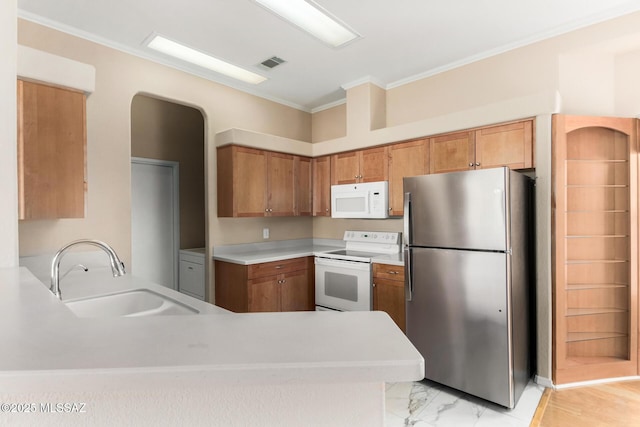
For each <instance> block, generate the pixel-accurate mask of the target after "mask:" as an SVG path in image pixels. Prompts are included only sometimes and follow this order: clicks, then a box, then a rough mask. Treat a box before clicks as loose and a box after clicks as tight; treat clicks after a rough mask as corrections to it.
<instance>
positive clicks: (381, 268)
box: [373, 263, 404, 282]
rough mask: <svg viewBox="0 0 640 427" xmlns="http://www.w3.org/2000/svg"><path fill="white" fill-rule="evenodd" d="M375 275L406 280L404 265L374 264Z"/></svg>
mask: <svg viewBox="0 0 640 427" xmlns="http://www.w3.org/2000/svg"><path fill="white" fill-rule="evenodd" d="M373 276H374V277H380V278H383V279H389V280H399V281H402V282H404V267H403V266H401V265H391V264H377V263H374V264H373Z"/></svg>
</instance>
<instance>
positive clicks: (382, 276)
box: [373, 263, 406, 332]
mask: <svg viewBox="0 0 640 427" xmlns="http://www.w3.org/2000/svg"><path fill="white" fill-rule="evenodd" d="M373 309H374V310H380V311H384V312H386V313H387V314H388V315H389V316H390V317H391V318H392V319H393V321H394V322H396V324H397V325H398V327H399V328H400V329H401V330H402V332H406V310H405V296H404V268H403V267H401V266H397V265H389V264H377V263H374V264H373Z"/></svg>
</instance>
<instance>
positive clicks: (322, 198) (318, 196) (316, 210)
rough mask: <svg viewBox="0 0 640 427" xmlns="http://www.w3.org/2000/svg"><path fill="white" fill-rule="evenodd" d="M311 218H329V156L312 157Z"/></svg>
mask: <svg viewBox="0 0 640 427" xmlns="http://www.w3.org/2000/svg"><path fill="white" fill-rule="evenodd" d="M311 166H312V169H313V216H331V156H322V157H314V158H313V161H312V164H311Z"/></svg>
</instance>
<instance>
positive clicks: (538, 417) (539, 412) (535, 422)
mask: <svg viewBox="0 0 640 427" xmlns="http://www.w3.org/2000/svg"><path fill="white" fill-rule="evenodd" d="M552 391H553V390H551V389H550V388H546V389H545V390H544V392H543V393H542V397H541V398H540V402H539V403H538V407H537V408H536V412H535V414H533V419H532V420H531V424H529V427H539V426H540V423H541V422H542V417H543V416H544V411H545V410H546V409H547V405H548V404H549V397H550V396H551V392H552Z"/></svg>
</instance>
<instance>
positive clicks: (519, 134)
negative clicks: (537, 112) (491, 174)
mask: <svg viewBox="0 0 640 427" xmlns="http://www.w3.org/2000/svg"><path fill="white" fill-rule="evenodd" d="M475 137H476V168H477V169H488V168H495V167H498V166H509V168H511V169H528V168H532V167H534V164H533V121H532V120H527V121H523V122H518V123H511V124H506V125H502V126H493V127H488V128H483V129H479V130H477V131H476V135H475Z"/></svg>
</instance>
